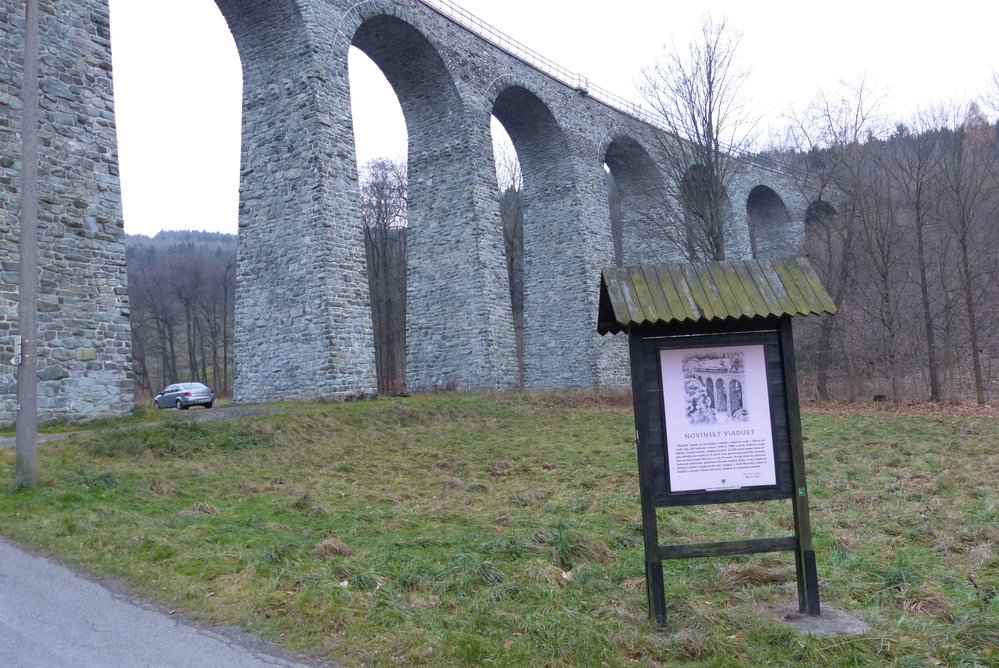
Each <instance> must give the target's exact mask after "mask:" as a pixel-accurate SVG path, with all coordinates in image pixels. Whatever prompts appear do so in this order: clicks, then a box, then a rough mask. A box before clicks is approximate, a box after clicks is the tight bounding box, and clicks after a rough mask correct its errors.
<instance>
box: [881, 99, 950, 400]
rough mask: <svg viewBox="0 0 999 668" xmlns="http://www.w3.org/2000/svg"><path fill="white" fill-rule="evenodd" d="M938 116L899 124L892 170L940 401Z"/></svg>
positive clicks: (933, 390) (933, 389) (933, 396)
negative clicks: (932, 245)
mask: <svg viewBox="0 0 999 668" xmlns="http://www.w3.org/2000/svg"><path fill="white" fill-rule="evenodd" d="M939 127H940V123H939V122H938V119H937V118H936V117H935V116H933V115H931V114H930V113H929V112H926V113H924V114H921V115H920V116H919V117H917V120H916V126H915V132H913V130H910V129H909V128H907V127H905V126H901V125H900V126H898V127H897V128H896V132H895V136H894V137H893V140H894V141H893V143H892V146H891V153H890V161H891V164H890V165H888V166H887V168H888V173H889V174H890V176H891V178H892V179H893V181H894V184H895V188H896V190H897V192H898V194H899V196H900V198H901V199H902V201H903V204H904V206H905V207H906V209H907V212H908V215H907V216H906V220H907V221H908V230H909V237H910V239H911V241H912V242H913V243H914V244H915V249H914V251H915V252H914V257H913V261H914V262H915V269H916V274H917V276H918V277H919V305H920V309H921V315H922V330H923V333H924V336H925V339H926V364H927V374H928V381H929V399H930V401H939V400H940V398H941V393H942V388H941V384H940V371H939V364H938V352H937V343H936V325H935V312H934V308H933V303H932V302H933V300H932V298H931V286H930V269H931V264H930V259H929V249H928V248H927V244H928V242H929V240H930V235H931V233H932V230H931V229H930V228H931V226H932V225H933V222H934V220H933V216H932V210H933V202H934V201H935V200H937V199H938V198H939V192H938V184H939V178H940V172H939V169H940V158H941V155H940V147H939V140H940V135H939V133H937V132H935V130H937V129H938V128H939Z"/></svg>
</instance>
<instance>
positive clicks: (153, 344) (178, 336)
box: [125, 232, 236, 401]
mask: <svg viewBox="0 0 999 668" xmlns="http://www.w3.org/2000/svg"><path fill="white" fill-rule="evenodd" d="M125 244H126V249H127V256H128V284H129V299H130V302H131V320H132V349H133V353H134V357H135V365H134V366H135V390H136V396H137V398H139V400H140V401H141V398H142V397H149V396H152V395H154V394H156V392H158V391H159V390H161V389H162V388H163V386H164V385H167V384H168V383H173V382H177V381H188V380H191V381H201V382H204V383H205V384H207V385H209V386H211V387H213V388H214V389H215V392H216V394H217V395H218V396H222V397H226V396H230V394H231V392H232V350H233V344H232V340H233V336H232V332H233V329H232V325H233V312H234V299H233V297H234V294H235V287H236V237H234V236H232V235H226V234H216V233H208V232H160V233H159V234H157V235H156V236H155V237H153V238H149V237H145V236H131V235H129V236H127V237H126V239H125Z"/></svg>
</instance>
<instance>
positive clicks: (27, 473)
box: [15, 0, 38, 487]
mask: <svg viewBox="0 0 999 668" xmlns="http://www.w3.org/2000/svg"><path fill="white" fill-rule="evenodd" d="M21 90H22V96H21V100H22V104H23V108H24V114H23V121H22V123H21V240H20V242H19V244H18V246H19V248H18V250H19V252H20V258H21V259H20V285H19V286H18V300H17V322H18V330H19V332H20V336H21V350H20V360H19V362H20V363H19V364H18V367H17V433H16V438H15V447H16V450H17V464H16V476H17V484H18V485H19V486H21V487H34V486H35V484H36V483H37V482H38V339H37V337H38V0H25V5H24V78H23V81H22V85H21Z"/></svg>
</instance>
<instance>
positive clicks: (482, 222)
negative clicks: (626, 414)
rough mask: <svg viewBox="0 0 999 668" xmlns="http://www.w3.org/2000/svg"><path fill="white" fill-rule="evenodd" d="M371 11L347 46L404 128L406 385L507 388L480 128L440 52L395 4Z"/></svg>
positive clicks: (503, 308)
mask: <svg viewBox="0 0 999 668" xmlns="http://www.w3.org/2000/svg"><path fill="white" fill-rule="evenodd" d="M375 6H380V5H379V3H368V5H366V10H365V12H363V14H364V16H363V18H362V19H361V22H360V25H359V26H358V27H357V29H356V31H355V32H354V34H353V38H352V42H351V43H352V46H355V47H357V48H358V49H360V50H361V51H362V52H364V53H365V54H366V55H367V56H368V57H369V58H370V59H371V60H372V61H373V62H374V63H375V64H376V65H377V66H378V67H379V69H381V71H382V73H383V74H384V75H385V78H386V79H387V80H388V82H389V84H390V85H391V86H392V88H393V90H394V91H395V93H396V96H397V97H398V99H399V104H400V106H401V108H402V112H403V116H404V118H405V120H406V126H407V131H408V133H407V134H408V144H409V145H408V155H409V159H408V222H409V229H408V232H407V234H408V239H407V252H408V259H409V270H408V274H407V277H408V280H407V335H406V341H407V345H406V348H407V365H406V366H407V383H408V385H409V386H410V387H412V388H414V389H447V388H463V387H482V386H486V387H489V386H493V387H506V386H509V385H511V384H513V382H514V374H515V372H516V358H515V354H514V350H513V347H514V346H513V322H512V316H511V315H510V300H509V295H508V294H507V292H508V290H507V286H508V281H507V278H506V273H505V270H506V267H505V262H504V260H503V254H502V249H503V237H502V230H501V229H500V228H498V227H495V226H491V225H489V224H488V223H489V222H491V221H492V220H493V219H494V218H495V217H496V211H495V202H493V201H492V199H491V198H490V200H489V202H488V203H486V202H484V201H483V200H482V198H481V197H479V196H478V193H477V190H476V188H475V185H477V184H478V181H479V179H480V174H479V172H480V171H483V170H482V165H481V164H479V162H480V161H476V160H475V159H474V157H475V154H474V152H473V150H472V149H471V146H474V145H475V144H476V141H475V140H473V139H471V136H472V135H477V134H478V133H483V132H485V133H488V126H484V127H479V126H476V127H474V128H473V127H471V125H470V122H469V118H470V116H469V114H468V113H467V109H466V104H465V102H464V100H463V98H462V96H461V94H460V92H459V90H458V85H457V83H456V81H455V79H454V77H453V76H452V74H451V71H450V68H449V66H448V64H447V62H446V58H445V56H444V55H443V54H442V53H441V52H440V50H439V49H438V48H437V47H436V46H435V45H434V44H433V43H432V42H431V41H430V40H429V39H428V37H427V36H426V35H425V34H424V32H423V31H421V30H420V29H419V27H417V24H416V23H415V22H413V21H412V19H410V18H409V17H402V16H400V15H399V14H398V11H397V8H396V7H395V6H394V5H393V6H391V7H390V9H391V10H392V11H391V12H389V11H386V12H385V13H378V12H377V11H374V10H373V9H372V7H375ZM486 171H489V170H486ZM493 181H495V178H493ZM486 207H487V208H488V209H489V211H488V212H487V211H484V210H483V209H484V208H486ZM470 223H471V224H470ZM497 251H498V252H497ZM462 312H468V313H482V312H488V313H490V314H492V317H495V318H497V319H499V318H502V317H503V316H504V315H505V316H506V319H505V321H504V322H502V323H495V322H490V321H489V320H488V319H484V320H476V319H475V318H471V319H468V321H469V325H468V329H469V330H471V331H467V332H462V331H460V328H456V327H455V323H454V318H455V314H458V313H462ZM442 331H449V332H450V336H449V337H441V335H440V333H441V332H442ZM477 364H478V365H483V367H484V368H480V369H479V370H475V368H474V367H475V365H477Z"/></svg>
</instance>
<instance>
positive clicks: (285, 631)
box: [0, 394, 999, 666]
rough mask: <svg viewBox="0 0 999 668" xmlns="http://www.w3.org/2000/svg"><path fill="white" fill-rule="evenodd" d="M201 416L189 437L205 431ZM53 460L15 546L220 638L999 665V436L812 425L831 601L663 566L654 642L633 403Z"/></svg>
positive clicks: (373, 420)
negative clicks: (828, 615) (841, 616)
mask: <svg viewBox="0 0 999 668" xmlns="http://www.w3.org/2000/svg"><path fill="white" fill-rule="evenodd" d="M193 412H194V411H192V412H191V413H193ZM189 415H190V414H186V415H185V414H181V413H174V412H170V413H162V414H159V415H158V417H166V418H168V421H167V423H166V424H163V425H161V426H153V427H136V426H135V425H134V424H129V425H128V426H127V427H123V428H120V429H109V430H105V431H99V432H93V433H87V434H81V435H78V436H74V437H72V438H70V439H68V440H65V441H59V442H53V443H49V444H46V445H44V446H43V447H42V450H41V457H40V471H41V476H40V477H41V484H40V485H39V487H38V488H36V489H33V490H16V489H13V479H14V472H13V466H14V456H13V452H12V451H2V452H0V479H3V480H7V481H8V482H7V483H4V484H3V486H2V490H0V535H4V536H6V537H9V538H11V539H13V540H15V541H18V542H21V543H23V544H25V545H27V546H30V547H32V548H35V549H40V550H43V551H45V552H47V553H50V554H52V555H54V556H55V557H56V558H58V559H59V560H62V561H64V562H66V563H69V564H72V565H74V566H76V567H79V568H81V569H83V570H86V571H88V572H91V573H95V574H98V575H100V576H105V577H113V578H120V579H122V580H125V581H127V582H128V583H130V587H131V590H132V591H133V593H135V594H137V595H140V596H143V597H147V598H149V599H153V600H156V601H158V602H160V603H162V604H164V605H166V606H169V607H170V608H172V609H178V610H180V611H182V612H184V613H185V614H186V615H188V616H190V617H192V618H195V619H198V620H202V621H205V622H208V623H212V624H220V625H235V626H240V627H242V628H244V629H245V630H247V631H249V632H251V633H254V634H257V635H260V636H262V637H265V638H268V639H270V640H272V641H275V642H277V643H279V644H281V645H284V646H286V647H288V648H290V649H292V650H297V651H304V652H307V653H309V654H312V655H314V656H317V657H323V658H326V659H331V660H335V661H338V662H341V663H343V664H344V665H348V666H361V665H369V666H370V665H393V664H401V665H421V664H422V665H433V666H449V665H451V666H467V665H477V664H489V665H509V666H545V665H551V666H625V665H628V666H630V665H639V666H656V665H667V666H675V665H686V664H691V665H695V664H704V665H720V666H728V665H833V666H836V665H876V664H893V665H900V666H902V665H904V666H908V665H912V666H926V665H946V666H952V665H969V666H970V665H999V601H993V600H991V598H990V593H989V592H990V590H991V588H993V587H995V586H997V585H999V482H997V481H999V420H997V419H996V417H995V416H992V415H989V414H974V413H967V414H963V415H960V416H954V417H948V416H945V415H943V414H936V413H933V412H930V413H928V414H910V413H905V412H893V411H874V410H871V411H863V410H859V409H854V410H843V411H839V410H831V409H823V410H806V411H805V414H804V416H803V420H804V433H805V438H806V441H805V450H806V458H807V467H808V475H809V489H810V491H811V502H812V524H813V529H814V535H815V547H816V550H817V555H818V570H819V578H820V587H821V595H822V601H823V604H825V605H834V606H836V607H838V608H840V609H842V610H845V611H847V612H849V613H851V614H853V615H855V616H858V617H860V618H862V619H863V620H864V621H866V622H867V623H868V624H869V625H870V626H871V629H872V630H871V631H870V632H869V633H866V634H863V635H857V636H849V637H838V638H813V637H807V636H799V635H798V634H796V633H795V632H794V631H793V630H792V629H791V627H790V626H789V625H788V624H787V623H786V622H784V621H783V619H782V615H783V612H782V611H783V610H784V609H785V608H786V606H788V605H790V604H793V603H794V601H795V584H794V568H793V563H792V561H791V557H790V555H789V554H773V555H760V556H754V557H736V558H724V559H697V560H689V561H683V562H670V563H667V565H666V590H667V604H668V606H669V607H668V614H669V619H670V625H669V627H668V628H666V629H664V630H658V629H656V628H655V627H654V626H653V625H651V624H650V623H649V622H648V621H647V619H646V603H645V589H644V588H645V584H644V571H643V551H642V536H641V521H640V513H639V511H640V506H639V500H638V480H637V464H636V460H635V448H634V445H633V443H632V439H633V434H634V429H633V422H632V420H633V418H632V411H631V406H630V403H628V402H627V401H625V400H623V399H621V398H608V397H600V396H594V395H586V394H555V395H530V394H528V395H523V394H496V395H475V396H464V395H437V396H420V397H413V398H408V399H382V400H379V401H375V402H363V403H348V404H329V403H308V404H296V405H289V406H287V407H286V408H285V409H284V410H283V411H282V412H281V413H279V414H275V415H268V416H263V417H258V418H253V419H244V420H240V421H237V422H232V423H213V424H197V423H192V422H190V421H189V420H187V419H185V418H186V417H189ZM790 521H791V509H790V504H789V502H771V503H765V504H727V505H719V506H710V507H698V508H690V509H684V510H666V511H662V512H661V513H660V528H661V532H662V535H661V537H660V540H661V542H670V543H680V542H697V541H710V540H729V539H736V538H745V537H765V536H777V535H787V533H788V532H789V531H790Z"/></svg>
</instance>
